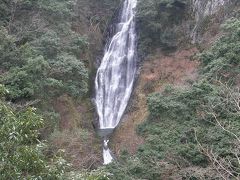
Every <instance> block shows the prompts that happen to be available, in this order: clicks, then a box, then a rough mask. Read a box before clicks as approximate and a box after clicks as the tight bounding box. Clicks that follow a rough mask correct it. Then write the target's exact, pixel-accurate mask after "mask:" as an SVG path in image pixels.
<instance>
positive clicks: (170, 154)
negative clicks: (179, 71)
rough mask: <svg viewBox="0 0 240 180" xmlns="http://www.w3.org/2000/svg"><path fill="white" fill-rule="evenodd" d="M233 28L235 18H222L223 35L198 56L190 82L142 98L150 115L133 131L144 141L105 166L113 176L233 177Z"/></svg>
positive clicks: (236, 102) (235, 108) (238, 125)
mask: <svg viewBox="0 0 240 180" xmlns="http://www.w3.org/2000/svg"><path fill="white" fill-rule="evenodd" d="M239 28H240V24H239V20H237V19H231V20H229V21H227V22H226V24H224V25H223V29H224V32H225V34H224V35H223V36H222V37H221V38H220V39H219V40H218V41H217V42H216V43H215V44H214V45H213V47H212V48H211V49H209V50H206V51H204V52H203V53H202V54H200V56H199V57H200V60H201V62H202V68H201V74H200V77H199V80H198V81H197V82H196V83H194V84H193V85H192V86H190V87H178V88H176V87H172V86H167V87H166V88H165V90H164V91H163V92H161V93H153V94H151V95H150V96H149V97H148V101H147V103H148V108H149V112H150V115H149V117H148V119H147V121H146V122H144V123H143V124H141V125H140V126H139V127H138V129H137V132H138V133H139V134H140V135H142V136H143V137H144V138H145V143H144V144H143V145H141V146H140V147H139V150H138V153H137V155H135V156H134V157H131V158H130V157H129V155H127V154H124V155H122V156H121V159H120V161H119V162H116V163H113V164H111V165H110V166H109V168H108V169H109V171H110V172H112V173H113V175H114V178H115V179H165V178H166V177H167V178H173V179H174V178H177V177H178V178H183V179H184V178H186V179H189V178H190V179H201V178H209V179H211V178H216V177H218V178H220V177H226V179H230V178H231V177H232V178H234V177H238V175H239V173H240V170H239V169H240V167H239V163H237V161H238V157H239V156H238V153H239V146H238V145H237V143H238V142H236V137H239V136H240V134H239V132H240V123H239V119H240V116H239V96H240V94H239V89H238V88H237V87H236V86H234V84H233V83H236V82H237V80H238V79H239V64H240V61H239V58H238V57H239V55H238V54H239V49H238V44H239V42H240V41H239V40H240V39H239ZM219 79H220V80H219ZM214 158H215V159H214ZM217 163H219V164H221V166H222V167H224V168H225V169H224V168H221V167H220V166H218V165H219V164H217ZM193 167H197V168H196V169H195V170H194V168H193ZM212 167H214V168H215V169H213V168H212ZM176 169H178V170H176ZM179 169H180V170H179ZM226 169H227V170H226ZM184 171H185V172H184ZM226 171H228V172H230V173H226ZM176 175H177V176H176Z"/></svg>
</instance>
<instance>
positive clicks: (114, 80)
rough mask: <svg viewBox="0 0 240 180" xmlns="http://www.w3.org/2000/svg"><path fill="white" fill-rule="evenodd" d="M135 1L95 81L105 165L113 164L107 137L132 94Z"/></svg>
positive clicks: (126, 7)
mask: <svg viewBox="0 0 240 180" xmlns="http://www.w3.org/2000/svg"><path fill="white" fill-rule="evenodd" d="M136 5H137V0H125V1H124V3H123V8H122V12H121V18H120V22H119V23H118V24H117V27H116V28H117V30H116V34H115V35H114V36H113V37H112V39H111V41H110V43H109V44H108V45H106V47H105V53H104V57H103V59H102V61H101V65H100V67H99V69H98V71H97V75H96V79H95V90H96V97H95V103H96V108H97V112H98V116H99V124H100V131H105V134H104V136H105V139H104V146H103V158H104V164H108V163H110V162H111V161H112V159H113V158H112V155H111V153H110V150H109V148H108V145H107V144H108V139H107V135H109V133H111V131H112V130H113V129H114V128H115V127H116V126H117V125H118V123H119V122H120V120H121V118H122V116H123V114H124V111H125V109H126V107H127V104H128V101H129V98H130V95H131V93H132V88H133V83H134V79H135V74H136V71H137V65H136V64H137V63H136V61H137V60H136V56H135V47H136V32H135V8H136Z"/></svg>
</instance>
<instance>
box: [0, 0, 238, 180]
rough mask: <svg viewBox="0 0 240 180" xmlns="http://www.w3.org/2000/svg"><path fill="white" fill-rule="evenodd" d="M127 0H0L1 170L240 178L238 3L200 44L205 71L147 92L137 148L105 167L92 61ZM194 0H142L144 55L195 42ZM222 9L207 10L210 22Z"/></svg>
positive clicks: (10, 174) (61, 175)
mask: <svg viewBox="0 0 240 180" xmlns="http://www.w3.org/2000/svg"><path fill="white" fill-rule="evenodd" d="M120 2H121V1H120V0H114V1H113V0H77V1H72V0H67V1H66V0H55V1H50V0H10V1H6V0H0V179H3V180H4V179H6V180H7V179H90V180H92V179H116V180H117V179H124V180H127V179H152V180H155V179H231V178H233V179H234V178H235V179H237V178H239V176H240V164H239V159H240V155H239V153H240V152H239V150H240V143H239V142H240V140H239V137H240V134H239V132H240V108H239V103H240V100H239V99H240V92H239V84H240V81H239V79H240V75H239V74H240V56H239V52H240V21H239V17H240V16H239V11H237V10H236V11H234V12H233V14H234V17H235V18H230V19H229V20H227V21H226V22H225V23H224V24H223V25H222V31H221V33H219V36H220V38H218V39H217V40H216V42H215V43H213V44H212V45H209V44H208V45H206V47H208V48H205V46H201V44H199V49H200V51H201V53H199V54H198V55H197V56H196V57H194V58H193V59H194V60H196V61H199V62H200V68H199V77H198V80H197V81H194V82H192V81H190V82H188V85H186V86H178V87H176V86H173V85H167V86H166V87H165V89H164V90H161V91H157V92H154V93H151V94H149V95H148V98H147V106H148V112H149V116H148V118H147V119H146V121H145V122H144V123H142V124H141V125H139V126H138V127H137V128H136V131H137V134H138V135H139V136H141V137H142V138H143V139H144V143H142V144H141V145H140V146H139V148H138V150H137V152H136V154H135V155H130V154H129V153H128V152H127V151H126V150H124V149H122V153H121V156H120V157H119V159H118V160H117V161H115V162H114V163H112V164H110V165H108V166H106V167H100V168H98V166H99V165H100V164H101V160H99V154H100V153H99V152H100V151H101V148H100V142H99V141H98V140H95V139H97V138H96V137H95V136H94V132H93V128H92V125H91V122H90V120H92V118H93V115H92V114H93V113H92V112H93V110H92V105H91V102H90V91H91V88H92V87H91V85H92V84H93V83H92V82H91V81H92V76H93V75H94V71H95V69H94V65H93V64H94V60H95V59H97V57H98V56H101V53H102V49H103V40H104V36H105V35H106V29H107V27H106V26H107V25H109V23H110V21H111V18H112V16H113V14H114V13H116V12H117V11H116V10H117V9H118V8H119V3H120ZM189 6H190V1H188V0H148V1H145V0H139V2H138V8H137V17H136V18H137V31H138V34H139V39H138V45H139V46H138V47H139V48H138V49H139V54H140V56H143V57H144V56H145V55H146V54H150V55H151V54H152V53H154V52H155V51H158V50H159V49H160V51H163V52H164V53H168V52H171V51H174V50H176V49H178V48H179V47H180V46H181V47H184V46H185V45H187V46H193V45H190V44H189V43H188V42H190V39H189V38H190V36H189V33H190V29H191V26H192V24H191V23H192V22H191V23H186V21H189V22H190V21H192V16H190V13H189V11H188V10H189ZM224 17H227V18H228V17H229V16H227V15H226V16H224ZM223 19H224V18H223ZM223 19H221V20H219V19H218V18H217V17H216V19H211V18H210V17H208V20H207V21H206V24H204V25H206V26H208V25H212V24H211V23H214V21H219V22H222V21H225V19H224V20H223ZM204 22H205V21H204ZM208 23H209V24H208ZM204 30H206V29H205V28H203V29H202V31H204ZM214 30H215V31H218V29H217V28H216V29H214ZM149 84H150V83H149ZM149 84H148V85H149ZM148 87H149V86H146V87H145V88H146V92H153V91H154V88H152V89H151V91H148V89H147V88H148ZM146 94H147V93H146ZM73 99H75V100H73ZM34 107H36V108H37V109H35V108H34ZM80 119H81V122H80ZM83 120H84V121H83ZM71 123H72V124H71ZM132 126H134V125H132ZM132 126H131V127H132ZM49 141H50V142H51V144H49ZM141 142H142V141H141ZM89 149H91V150H89ZM65 159H66V160H65ZM70 163H72V164H70ZM83 169H85V170H83ZM93 169H94V170H93Z"/></svg>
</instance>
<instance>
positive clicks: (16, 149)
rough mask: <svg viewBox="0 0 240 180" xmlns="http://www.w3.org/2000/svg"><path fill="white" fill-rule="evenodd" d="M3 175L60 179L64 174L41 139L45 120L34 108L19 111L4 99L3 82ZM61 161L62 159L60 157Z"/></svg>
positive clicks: (0, 114) (0, 112) (0, 147)
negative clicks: (45, 150)
mask: <svg viewBox="0 0 240 180" xmlns="http://www.w3.org/2000/svg"><path fill="white" fill-rule="evenodd" d="M0 89H1V90H0V92H1V93H0V94H1V100H0V174H1V179H23V178H27V179H39V178H48V179H49V178H50V179H57V178H59V177H61V176H62V174H61V173H62V170H63V169H62V167H61V165H60V164H58V163H60V161H55V162H54V163H53V164H51V165H50V163H48V161H47V159H46V156H45V155H44V154H43V150H44V149H45V144H44V143H42V142H40V141H39V139H38V136H39V129H40V128H41V127H43V119H42V118H41V117H40V116H39V115H37V114H36V113H35V109H34V108H28V109H27V110H24V111H20V112H17V111H15V110H14V109H12V108H11V107H10V106H9V105H7V104H6V102H5V101H4V100H3V95H4V94H6V93H7V91H6V89H5V88H4V87H3V86H2V85H0ZM59 160H61V159H59Z"/></svg>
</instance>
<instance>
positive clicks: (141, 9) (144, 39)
mask: <svg viewBox="0 0 240 180" xmlns="http://www.w3.org/2000/svg"><path fill="white" fill-rule="evenodd" d="M187 5H188V1H186V0H149V1H144V0H140V1H139V2H138V13H137V24H138V29H139V39H140V40H139V42H140V44H139V49H140V53H143V52H150V51H151V50H152V49H154V47H162V48H163V49H166V50H167V49H168V50H169V49H174V48H176V46H177V44H178V36H179V33H180V31H179V29H178V28H177V25H179V24H180V23H181V22H182V20H183V18H184V16H185V9H186V8H187ZM176 14H177V16H176Z"/></svg>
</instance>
